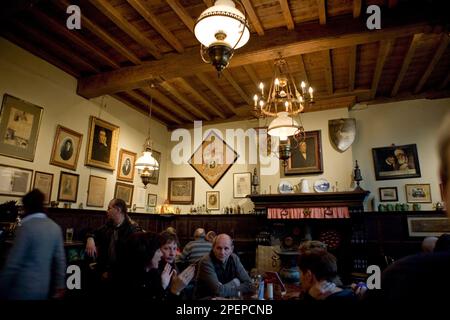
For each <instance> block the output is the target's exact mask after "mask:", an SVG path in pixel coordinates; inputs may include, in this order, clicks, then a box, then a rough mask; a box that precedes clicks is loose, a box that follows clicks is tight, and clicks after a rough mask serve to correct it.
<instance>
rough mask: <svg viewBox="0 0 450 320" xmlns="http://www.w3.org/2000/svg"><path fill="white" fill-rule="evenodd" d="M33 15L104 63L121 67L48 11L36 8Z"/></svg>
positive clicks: (116, 67)
mask: <svg viewBox="0 0 450 320" xmlns="http://www.w3.org/2000/svg"><path fill="white" fill-rule="evenodd" d="M33 15H34V16H35V17H36V18H37V19H38V20H40V21H41V22H43V23H44V24H46V25H47V26H48V27H49V28H50V30H52V31H55V32H57V33H59V34H60V35H62V36H63V37H65V38H67V39H69V40H70V41H71V42H74V43H76V44H77V45H78V46H80V47H83V48H85V49H88V50H89V51H90V52H91V53H92V54H93V55H95V56H96V57H97V58H99V59H100V61H102V62H103V63H106V64H108V65H109V66H110V67H113V68H115V69H118V68H120V65H119V64H118V63H117V62H115V61H114V60H112V59H111V58H110V57H109V56H108V54H107V53H106V52H104V51H103V50H102V49H100V48H98V47H95V46H94V45H92V44H91V43H90V42H89V41H86V40H84V39H83V37H82V36H81V35H80V34H79V33H77V31H73V30H72V31H70V30H69V29H67V27H66V26H65V25H64V26H62V25H61V24H59V23H58V22H57V21H56V20H54V19H53V18H51V17H50V16H48V15H47V14H46V13H44V12H42V11H41V10H40V9H37V8H35V9H34V10H33Z"/></svg>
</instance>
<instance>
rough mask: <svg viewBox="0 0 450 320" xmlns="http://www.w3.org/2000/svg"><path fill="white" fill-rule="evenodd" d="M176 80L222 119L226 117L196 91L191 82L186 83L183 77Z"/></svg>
mask: <svg viewBox="0 0 450 320" xmlns="http://www.w3.org/2000/svg"><path fill="white" fill-rule="evenodd" d="M177 81H178V82H179V83H180V84H181V85H182V86H183V88H185V89H186V90H187V91H189V92H190V93H192V94H193V95H194V96H195V97H196V98H197V99H198V100H200V101H201V102H202V103H203V104H204V105H205V106H206V107H207V108H208V109H209V110H211V111H212V112H213V113H215V114H216V115H218V116H219V117H220V118H222V119H226V118H227V116H226V115H225V113H224V112H223V111H222V110H221V109H220V108H219V107H217V106H215V105H214V104H212V103H211V102H209V100H208V99H207V98H206V97H204V96H203V94H202V93H200V92H199V91H197V89H195V88H194V87H192V86H191V84H190V83H188V82H187V81H186V80H184V79H183V78H178V79H177ZM177 98H178V97H177Z"/></svg>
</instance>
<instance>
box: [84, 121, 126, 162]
mask: <svg viewBox="0 0 450 320" xmlns="http://www.w3.org/2000/svg"><path fill="white" fill-rule="evenodd" d="M118 141H119V127H118V126H115V125H113V124H111V123H109V122H106V121H104V120H101V119H99V118H96V117H93V116H91V117H90V121H89V136H88V143H87V150H86V165H88V166H92V167H98V168H102V169H107V170H111V171H113V170H114V167H115V161H116V154H117V143H118Z"/></svg>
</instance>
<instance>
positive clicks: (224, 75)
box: [222, 69, 253, 105]
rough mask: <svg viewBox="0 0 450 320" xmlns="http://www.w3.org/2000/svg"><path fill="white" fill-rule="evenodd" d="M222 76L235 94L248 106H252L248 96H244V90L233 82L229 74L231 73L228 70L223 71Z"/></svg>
mask: <svg viewBox="0 0 450 320" xmlns="http://www.w3.org/2000/svg"><path fill="white" fill-rule="evenodd" d="M222 75H223V77H224V78H225V79H226V80H227V81H228V82H229V83H230V84H231V86H232V87H233V88H234V89H235V90H236V91H237V93H239V95H240V96H241V98H242V99H243V100H244V101H245V102H247V103H248V104H250V105H252V104H253V100H252V99H251V98H250V97H249V96H248V94H246V93H245V92H244V90H243V89H242V87H241V86H240V85H239V84H238V83H237V82H236V80H234V78H233V75H232V74H231V72H230V71H229V70H227V69H225V70H224V71H222Z"/></svg>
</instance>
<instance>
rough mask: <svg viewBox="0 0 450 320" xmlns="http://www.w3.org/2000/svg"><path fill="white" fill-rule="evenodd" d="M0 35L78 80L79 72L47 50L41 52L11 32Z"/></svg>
mask: <svg viewBox="0 0 450 320" xmlns="http://www.w3.org/2000/svg"><path fill="white" fill-rule="evenodd" d="M0 34H1V35H2V36H3V37H5V38H6V39H8V40H9V41H11V42H13V43H15V44H17V45H18V46H19V47H22V48H24V49H25V50H28V51H30V52H32V53H33V54H35V55H37V56H38V57H40V58H41V59H43V60H45V61H47V62H49V63H51V64H53V65H55V66H57V67H58V68H60V69H61V70H63V71H65V72H67V73H68V74H70V75H72V76H74V77H75V78H78V77H79V76H80V73H79V71H77V70H75V69H74V68H73V66H72V65H70V66H69V65H68V64H65V63H64V62H62V61H61V60H60V59H58V58H56V57H54V56H53V55H52V54H50V53H49V51H48V50H42V49H41V47H40V46H35V45H33V44H32V43H31V42H30V41H27V40H26V39H24V38H22V37H19V36H17V35H16V34H13V33H12V32H9V31H6V30H2V31H1V32H0Z"/></svg>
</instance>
